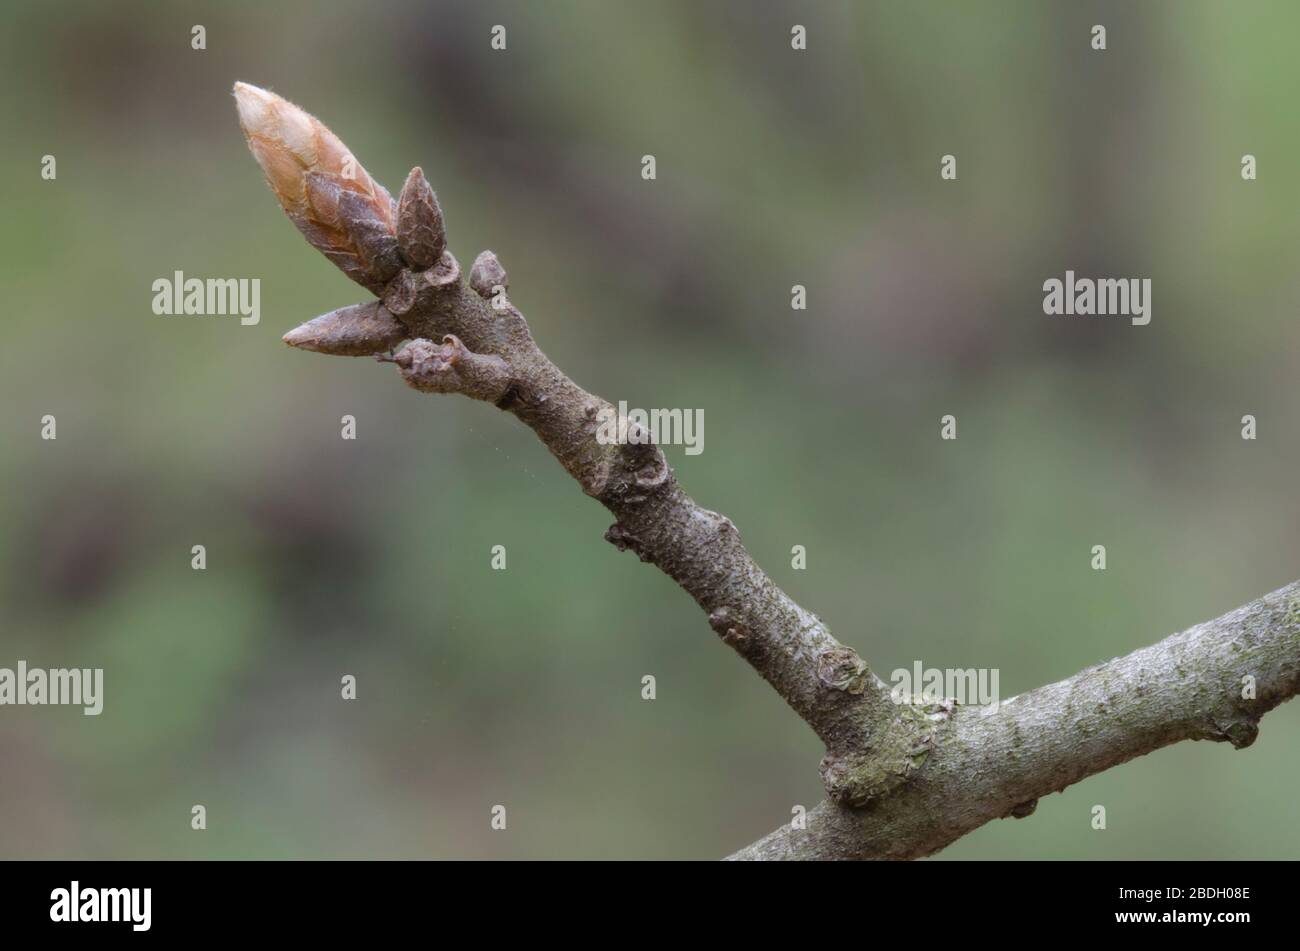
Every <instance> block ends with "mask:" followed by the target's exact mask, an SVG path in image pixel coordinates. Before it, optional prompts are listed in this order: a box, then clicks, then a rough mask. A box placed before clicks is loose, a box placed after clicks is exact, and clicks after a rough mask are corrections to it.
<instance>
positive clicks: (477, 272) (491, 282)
mask: <svg viewBox="0 0 1300 951" xmlns="http://www.w3.org/2000/svg"><path fill="white" fill-rule="evenodd" d="M469 286H470V287H472V288H474V293H476V294H478V296H479V297H485V298H491V297H492V295H493V288H495V287H501V288H503V289H506V290H509V288H510V284H509V283H508V282H507V278H506V269H505V268H504V267H502V266H501V262H500V261H498V260H497V256H496V255H495V254H493V253H492V252H491V251H480V252H479V256H478V257H476V258H475V259H474V266H473V267H472V268H470V269H469Z"/></svg>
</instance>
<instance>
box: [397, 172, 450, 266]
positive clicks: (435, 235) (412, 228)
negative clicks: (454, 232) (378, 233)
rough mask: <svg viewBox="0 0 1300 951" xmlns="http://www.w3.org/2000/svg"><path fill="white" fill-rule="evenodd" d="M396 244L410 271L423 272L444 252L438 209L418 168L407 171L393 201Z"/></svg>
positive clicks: (443, 226) (444, 230) (439, 211)
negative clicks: (395, 207)
mask: <svg viewBox="0 0 1300 951" xmlns="http://www.w3.org/2000/svg"><path fill="white" fill-rule="evenodd" d="M397 240H398V243H399V244H400V245H401V247H402V255H403V256H404V257H405V258H406V260H407V261H409V262H410V264H411V266H412V267H415V268H419V269H420V270H425V269H426V268H431V267H433V266H434V265H435V264H437V263H438V261H439V260H440V259H441V258H442V252H443V251H445V250H447V229H446V226H445V225H444V224H443V221H442V208H440V207H439V206H438V196H437V195H435V194H434V193H433V189H432V188H430V187H429V183H428V182H427V181H426V180H425V178H424V170H423V169H421V168H420V166H418V165H417V166H416V167H415V168H413V169H411V174H410V175H407V176H406V184H405V185H403V186H402V195H401V197H400V198H399V199H398V201H397Z"/></svg>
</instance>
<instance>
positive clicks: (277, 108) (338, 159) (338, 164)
mask: <svg viewBox="0 0 1300 951" xmlns="http://www.w3.org/2000/svg"><path fill="white" fill-rule="evenodd" d="M235 104H236V106H237V107H238V108H239V122H240V125H241V126H242V127H243V129H244V136H245V138H246V139H247V140H248V148H249V150H250V151H251V152H252V153H253V157H254V158H255V159H257V162H258V164H259V165H261V166H262V171H263V172H265V173H266V180H267V182H268V184H270V186H271V191H273V192H274V193H275V197H276V199H277V200H278V201H279V202H280V206H281V207H282V208H283V209H284V210H285V213H286V214H287V215H288V216H289V219H290V220H291V221H292V222H293V223H294V224H295V225H296V226H297V227H298V230H299V231H301V232H302V233H303V236H304V237H306V238H307V240H308V242H310V244H311V245H312V246H313V247H314V248H316V249H317V250H318V251H320V252H321V253H322V254H324V255H325V256H326V257H327V258H329V259H330V260H331V261H333V262H334V264H335V265H337V266H338V267H339V269H340V270H342V271H343V273H344V274H346V275H347V276H348V277H350V278H352V280H354V281H356V282H357V283H358V284H361V285H362V286H364V287H367V288H369V289H370V290H372V291H375V292H376V293H378V292H379V291H381V290H382V289H383V285H384V284H385V283H386V282H387V281H388V280H389V279H390V278H391V277H392V276H393V275H394V274H396V273H397V267H400V261H399V260H398V259H397V252H396V228H395V225H394V208H393V199H392V196H391V195H389V194H388V192H387V191H385V189H384V187H383V186H382V185H380V184H379V183H378V182H376V181H375V180H374V179H372V178H371V177H370V175H369V173H367V172H366V170H365V169H364V168H362V167H361V165H360V164H359V163H358V162H357V160H356V159H355V158H353V156H352V154H351V153H349V152H348V150H347V147H346V146H345V145H344V144H343V143H342V142H341V141H339V138H338V136H336V135H335V134H334V133H333V132H331V131H330V130H329V129H327V128H326V127H325V126H324V124H322V123H321V122H320V121H319V120H318V119H316V118H315V117H314V116H311V115H309V114H308V113H306V112H304V111H303V110H302V109H300V108H298V107H297V106H295V105H294V104H293V103H291V102H289V101H288V100H287V99H282V98H281V97H280V96H277V95H275V93H271V92H267V91H266V90H265V89H259V88H257V87H256V86H250V85H248V84H247V83H235ZM385 235H386V236H387V239H385ZM394 265H396V266H394Z"/></svg>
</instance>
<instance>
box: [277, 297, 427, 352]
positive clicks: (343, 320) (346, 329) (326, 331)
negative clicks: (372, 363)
mask: <svg viewBox="0 0 1300 951" xmlns="http://www.w3.org/2000/svg"><path fill="white" fill-rule="evenodd" d="M407 333H408V331H407V329H406V328H405V327H404V326H402V324H401V322H400V321H398V320H397V318H395V317H394V316H393V315H392V314H390V313H389V312H388V311H387V310H385V309H384V307H383V306H382V305H381V304H380V303H379V301H369V302H367V303H365V304H353V305H352V306H351V307H343V308H340V309H339V310H333V311H330V312H329V313H328V314H322V315H321V316H319V317H317V318H315V319H313V320H309V321H307V323H305V324H302V325H301V326H299V327H295V328H294V329H293V330H290V331H289V332H288V333H287V334H285V335H284V342H285V343H287V344H288V345H289V346H291V347H298V348H299V349H300V350H311V351H314V352H315V353H329V354H333V355H335V356H339V357H367V356H370V355H371V354H375V353H384V352H386V351H388V350H391V349H392V348H393V347H395V346H397V345H398V344H399V343H401V342H402V341H403V340H405V339H406V337H407Z"/></svg>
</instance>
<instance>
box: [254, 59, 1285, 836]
mask: <svg viewBox="0 0 1300 951" xmlns="http://www.w3.org/2000/svg"><path fill="white" fill-rule="evenodd" d="M235 94H236V98H237V100H238V102H239V106H240V116H241V121H243V123H244V127H245V132H246V134H247V136H248V138H249V143H250V147H252V149H253V152H254V155H255V157H257V159H258V161H259V162H260V163H261V164H262V166H263V169H264V170H265V171H266V172H267V176H268V181H269V183H270V184H271V187H272V189H273V191H274V192H275V194H276V197H277V199H278V200H279V201H280V203H281V205H282V206H283V207H284V208H285V210H286V212H287V213H288V214H289V215H290V218H291V219H292V220H294V221H295V223H297V224H299V225H300V226H301V224H302V221H303V219H304V214H305V213H304V211H303V209H304V208H308V209H309V210H310V215H311V216H312V217H311V221H319V222H323V223H325V224H327V225H328V226H329V227H331V228H333V229H334V231H332V232H331V233H330V235H327V236H326V237H329V238H330V241H326V240H324V238H322V239H321V240H319V241H312V243H313V245H314V246H316V247H318V248H319V249H321V250H322V252H323V253H325V254H326V256H327V257H329V258H330V260H331V261H333V262H334V263H335V264H336V265H338V266H339V267H341V268H343V270H344V272H345V273H348V274H349V276H352V277H353V278H354V279H355V280H357V281H358V283H361V284H363V286H366V287H368V288H370V289H372V290H374V291H375V293H376V294H378V295H379V296H380V297H381V299H382V301H383V305H382V306H379V305H378V304H377V303H375V302H370V303H369V304H366V305H358V306H356V307H352V308H343V309H340V310H337V311H333V312H331V313H330V314H327V315H324V316H323V317H320V318H317V319H316V320H314V321H310V322H308V323H307V324H305V325H304V326H303V327H300V328H298V329H296V330H294V331H291V332H290V333H289V334H286V336H285V342H286V343H289V344H291V345H293V346H297V347H301V348H303V349H308V350H313V351H316V352H322V353H332V354H337V355H344V356H358V355H366V354H375V355H377V356H379V358H380V359H381V360H385V361H387V362H392V363H394V364H396V365H397V367H398V369H399V371H400V372H401V374H402V376H403V378H404V379H405V380H406V382H407V383H408V384H410V385H411V386H413V387H415V388H417V389H419V390H422V391H425V392H434V393H462V394H464V395H466V396H469V397H471V398H474V399H479V400H483V401H485V402H489V403H491V404H493V405H495V406H497V407H498V408H499V409H502V410H504V411H506V412H509V413H511V414H513V415H514V416H515V417H517V418H518V419H519V420H520V421H521V422H523V423H524V424H525V425H527V426H528V427H529V428H531V429H532V430H533V432H535V433H536V434H537V436H538V438H540V439H541V441H542V442H543V443H544V444H545V445H546V447H547V448H548V449H549V450H550V451H551V453H552V454H553V455H554V456H555V458H556V459H557V460H558V461H559V462H560V464H561V465H562V466H563V467H564V468H565V470H566V471H567V472H568V473H569V474H570V475H571V476H573V478H574V479H576V480H577V482H578V483H579V484H580V485H581V486H582V490H583V491H584V492H585V493H587V494H588V495H590V496H591V497H593V498H594V499H596V500H597V501H599V502H600V503H601V504H602V505H604V506H605V507H606V508H607V509H608V510H609V511H610V512H611V513H612V514H613V516H614V519H615V521H614V524H613V525H611V526H610V528H609V530H608V531H607V532H606V533H605V538H606V539H607V540H608V541H610V542H612V543H613V544H614V545H615V546H617V547H618V548H619V550H621V551H632V552H634V553H635V554H636V555H637V556H638V557H639V558H640V559H641V560H642V561H645V562H649V563H651V564H653V565H655V566H656V567H658V568H659V569H660V570H662V571H663V572H664V573H665V574H667V575H668V576H669V577H671V578H672V579H673V580H674V581H676V582H677V583H678V584H679V585H680V586H681V587H682V588H683V589H684V590H685V591H686V592H687V593H688V594H690V595H691V597H693V598H694V599H695V600H696V602H697V603H698V604H699V605H700V607H701V608H702V609H703V610H704V611H705V613H706V614H707V616H708V620H709V624H710V626H711V627H712V628H713V630H714V631H715V632H717V634H718V635H719V636H720V637H721V639H722V640H723V641H724V642H725V643H726V644H728V645H730V646H731V647H732V648H734V649H735V650H736V651H737V653H739V654H740V655H741V656H742V657H743V658H744V659H745V660H746V661H747V662H748V663H749V664H750V665H751V666H752V667H753V668H754V669H755V670H756V671H757V672H758V673H759V674H760V675H761V676H762V677H763V678H764V679H765V680H767V682H768V683H770V684H771V685H772V686H773V688H775V689H776V691H777V692H778V693H779V694H780V695H781V696H782V697H783V698H784V699H785V700H786V702H787V703H789V705H790V706H791V707H792V708H793V709H794V710H795V712H797V713H798V714H799V716H800V717H802V718H803V719H804V720H805V721H806V722H807V723H808V725H809V726H810V727H811V728H812V729H813V730H814V731H815V732H816V734H817V735H818V737H820V738H821V740H822V742H823V743H824V744H825V746H826V756H825V757H824V758H823V760H822V763H821V774H822V779H823V782H824V784H825V786H826V790H827V795H828V801H827V802H826V803H823V804H822V805H820V806H818V807H817V808H816V809H814V810H813V811H812V812H811V813H810V814H809V816H808V824H807V828H805V829H802V830H796V829H793V828H785V829H780V830H777V831H776V832H774V833H772V834H771V835H769V836H767V837H766V838H764V839H762V840H761V841H759V842H757V843H755V844H754V845H752V846H750V847H749V848H747V849H744V850H742V851H741V852H739V853H737V854H736V855H735V856H733V857H734V858H868V857H880V858H910V857H915V856H920V855H925V854H928V853H930V852H933V851H935V850H937V849H940V848H942V847H943V846H945V845H947V844H948V843H949V842H951V841H953V840H954V839H956V838H958V837H960V836H961V835H964V834H965V833H967V832H969V831H971V830H972V829H974V828H976V827H977V826H979V825H982V824H983V823H985V822H987V821H989V820H990V819H993V818H997V817H999V816H1008V815H1027V814H1028V813H1029V812H1030V811H1032V807H1033V803H1034V802H1035V801H1036V799H1037V797H1039V796H1042V795H1044V794H1046V793H1048V792H1051V791H1053V790H1059V789H1062V788H1064V787H1065V786H1067V785H1069V784H1070V783H1073V782H1077V781H1078V780H1079V779H1082V778H1083V777H1085V776H1088V775H1091V774H1092V773H1095V772H1098V771H1100V770H1103V769H1106V768H1108V767H1110V766H1113V765H1115V764H1116V763H1120V762H1123V761H1125V760H1127V759H1131V758H1132V757H1134V756H1139V755H1141V754H1143V753H1146V752H1149V751H1150V750H1153V749H1156V748H1157V747H1160V746H1164V745H1166V744H1168V743H1172V742H1175V741H1177V740H1180V739H1188V738H1195V739H1227V740H1230V741H1231V742H1232V743H1233V744H1234V745H1237V746H1245V745H1248V744H1249V743H1250V742H1251V741H1252V740H1253V739H1254V736H1255V732H1256V723H1257V721H1258V719H1259V717H1260V716H1261V715H1262V714H1263V713H1264V712H1265V711H1267V710H1269V709H1271V708H1272V707H1273V706H1276V705H1277V704H1278V703H1280V702H1282V701H1283V700H1285V699H1287V698H1288V697H1290V696H1292V695H1293V694H1295V693H1296V692H1297V689H1300V687H1298V684H1297V681H1298V680H1300V583H1297V584H1296V585H1292V586H1290V587H1288V588H1284V589H1282V590H1281V591H1278V592H1275V593H1274V594H1273V595H1270V596H1268V597H1267V598H1264V599H1261V600H1260V601H1257V602H1255V603H1254V604H1251V605H1248V606H1246V607H1245V608H1241V609H1239V610H1238V611H1235V612H1233V613H1232V614H1229V615H1226V616H1225V617H1223V618H1220V619H1219V620H1217V621H1213V622H1210V623H1208V624H1204V625H1201V626H1200V627H1197V628H1193V629H1192V630H1190V631H1187V632H1185V633H1183V634H1180V635H1177V636H1175V637H1172V638H1169V639H1168V640H1166V641H1163V642H1161V643H1160V644H1158V645H1156V646H1154V647H1150V648H1146V649H1145V650H1142V651H1138V652H1137V653H1135V654H1132V655H1130V656H1129V657H1127V658H1123V659H1121V660H1116V661H1111V662H1110V663H1108V664H1103V665H1101V666H1099V667H1095V668H1092V669H1090V670H1087V671H1084V672H1083V673H1081V674H1079V675H1077V676H1076V677H1074V678H1071V679H1070V680H1067V681H1064V682H1062V683H1059V684H1053V685H1051V686H1048V687H1043V688H1041V689H1039V690H1036V691H1033V692H1031V693H1029V694H1025V695H1023V696H1021V697H1017V698H1015V699H1014V700H1012V701H1009V702H1007V703H1006V704H1003V705H1002V707H1001V708H1000V709H999V710H998V711H997V712H996V713H989V712H984V711H982V709H981V708H974V709H972V708H961V707H958V706H956V705H954V704H952V703H950V702H946V701H945V702H942V703H933V704H916V703H895V702H894V701H893V699H892V698H891V697H890V692H889V689H888V687H887V686H886V685H885V684H884V683H882V682H881V681H880V679H879V678H877V677H876V676H875V675H874V674H873V673H872V672H871V670H870V669H869V668H868V667H867V665H866V663H864V662H863V660H862V659H861V658H860V657H859V656H858V654H857V652H856V651H854V650H853V649H852V648H851V647H846V646H845V645H843V644H841V643H839V642H838V641H837V640H835V638H834V637H833V636H832V635H831V633H830V631H829V630H828V629H827V627H826V625H825V624H823V623H822V621H821V620H820V619H819V618H818V617H817V616H816V615H814V614H812V613H811V612H809V611H807V610H805V609H804V608H802V607H800V606H799V605H798V604H796V603H795V602H794V601H793V600H791V599H790V597H789V596H787V595H786V594H785V592H783V591H782V590H781V589H780V588H779V587H778V586H777V585H776V583H775V582H773V581H772V579H771V578H770V577H768V576H767V574H765V573H764V572H763V570H762V569H761V568H759V566H758V565H757V564H756V563H755V562H754V560H753V558H751V557H750V555H749V553H748V552H747V551H746V550H745V546H744V545H743V544H742V543H741V541H740V534H739V532H738V531H737V530H736V527H735V525H733V524H732V522H731V521H730V520H729V519H727V518H726V517H724V516H722V515H719V514H718V513H716V512H712V511H710V510H708V509H706V508H703V507H702V506H700V505H699V504H698V503H696V502H695V501H694V500H693V499H692V498H691V497H690V496H689V495H687V494H686V492H685V491H684V490H683V489H682V488H681V486H680V485H679V484H678V482H677V479H676V476H675V475H674V473H673V471H672V469H671V468H670V467H669V466H668V464H667V461H666V459H665V458H664V455H663V452H662V451H661V450H660V449H659V448H658V447H657V446H655V445H653V444H651V443H650V442H649V441H648V436H649V434H647V433H645V432H644V431H643V430H641V429H640V428H639V427H638V426H637V425H636V424H635V423H629V422H628V420H626V419H619V418H618V417H617V411H616V410H615V408H614V407H613V406H612V405H611V404H610V403H609V402H607V401H606V400H604V399H601V398H600V397H597V396H594V395H593V394H591V393H589V392H587V391H586V390H584V389H583V388H582V387H580V386H579V385H578V384H577V383H575V382H574V381H573V380H571V379H570V378H569V377H568V376H566V375H565V374H564V373H563V372H562V371H561V370H560V369H559V368H558V367H556V366H555V364H553V363H552V362H551V361H550V360H549V359H548V358H547V357H546V355H545V354H544V353H543V352H542V350H541V348H540V347H538V345H537V343H536V342H535V341H534V339H533V337H532V334H531V333H530V332H529V328H528V324H527V322H526V321H525V319H524V316H523V314H522V313H520V311H519V310H518V308H516V307H515V306H514V304H513V303H512V302H511V301H510V298H509V297H508V295H507V290H508V287H509V285H508V281H507V277H506V272H505V269H504V268H503V267H502V266H501V263H500V262H499V261H498V260H497V259H496V256H495V255H494V254H492V253H491V252H490V251H485V252H483V253H482V254H480V255H479V256H478V259H477V260H476V261H475V263H474V265H473V267H472V268H471V269H470V275H469V282H468V286H466V283H465V282H464V281H463V280H462V276H461V269H460V265H459V264H458V262H457V261H456V259H455V257H454V256H452V254H451V252H450V251H447V250H445V248H446V235H445V225H444V219H443V215H442V211H441V208H440V206H439V205H438V202H437V198H436V196H435V195H434V194H433V192H432V190H431V189H430V188H429V186H428V183H427V182H426V181H425V180H424V176H423V174H422V173H421V172H420V170H419V169H418V168H417V169H414V170H412V173H411V176H410V177H409V178H408V180H407V184H406V187H405V188H403V191H402V198H401V201H400V202H399V203H397V208H396V210H395V211H394V212H393V213H392V214H391V215H388V211H389V210H390V207H389V202H390V200H389V199H388V198H387V194H388V193H387V192H386V191H384V190H383V188H382V186H380V185H378V184H377V183H375V182H373V180H372V179H371V178H370V177H369V176H368V175H367V174H366V173H365V171H364V169H360V168H359V166H358V169H357V174H356V177H355V178H346V177H343V176H342V173H341V172H339V171H337V170H336V168H335V165H339V167H340V168H341V167H342V165H341V164H340V163H339V162H336V161H335V160H334V158H333V156H334V153H335V152H338V151H339V150H340V149H342V145H341V143H338V140H337V139H336V138H335V137H334V136H333V133H331V132H330V131H329V130H328V129H326V128H325V127H324V126H323V125H322V124H320V122H319V121H318V120H316V119H315V118H313V117H311V116H309V115H307V114H306V113H304V112H303V111H302V110H300V109H298V107H296V106H293V105H292V104H290V103H287V102H285V101H284V100H282V99H280V98H279V97H277V96H274V95H273V94H271V93H267V92H265V91H263V90H258V89H256V88H254V87H250V86H246V85H244V84H237V85H236V89H235ZM304 143H305V144H304ZM335 143H337V145H336V144H335ZM322 169H323V170H324V171H322ZM321 175H325V176H326V179H325V183H326V184H329V185H330V186H331V187H330V188H325V187H322V183H321V181H319V180H318V178H319V176H321ZM358 182H360V184H357V183H358ZM313 184H314V185H316V186H317V187H315V188H313V187H312V186H313ZM363 186H364V187H363ZM303 196H306V197H303ZM390 219H391V220H390ZM386 229H389V230H386ZM335 232H337V235H335ZM313 234H314V232H313ZM340 235H341V236H342V237H338V236H340ZM308 238H309V240H311V239H312V234H309V235H308ZM362 238H364V240H362ZM390 239H391V240H390ZM331 242H332V243H331ZM348 242H351V243H350V244H349V243H348ZM340 247H342V248H343V249H344V250H345V251H347V252H348V255H350V256H347V257H346V259H345V260H341V259H340V253H341V252H340V251H339V248H340ZM380 252H382V254H381V253H380ZM394 254H396V255H397V258H396V259H394V258H393V255H394ZM357 261H360V262H361V264H360V265H358V264H357ZM395 263H398V264H400V265H401V266H400V269H398V270H397V271H396V272H395V273H394V270H393V268H394V265H395ZM381 279H382V285H380V284H379V283H377V282H379V281H380V280H381ZM403 338H405V339H407V340H408V341H409V342H408V343H407V344H406V345H405V347H404V348H403V349H402V350H400V351H398V352H397V353H396V354H395V355H389V354H388V353H387V351H389V349H390V348H391V347H393V346H394V345H395V344H396V343H397V342H399V341H400V340H401V339H403ZM434 341H441V343H435V342H434ZM611 424H612V425H611ZM611 432H612V433H613V434H614V436H615V438H613V439H610V438H602V434H604V435H605V436H608V435H609V434H610V433H611ZM1247 675H1249V676H1253V677H1254V678H1255V679H1256V681H1257V684H1258V686H1257V691H1258V692H1257V697H1256V699H1254V700H1251V701H1246V700H1242V699H1241V693H1242V686H1241V678H1242V677H1243V676H1247Z"/></svg>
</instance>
